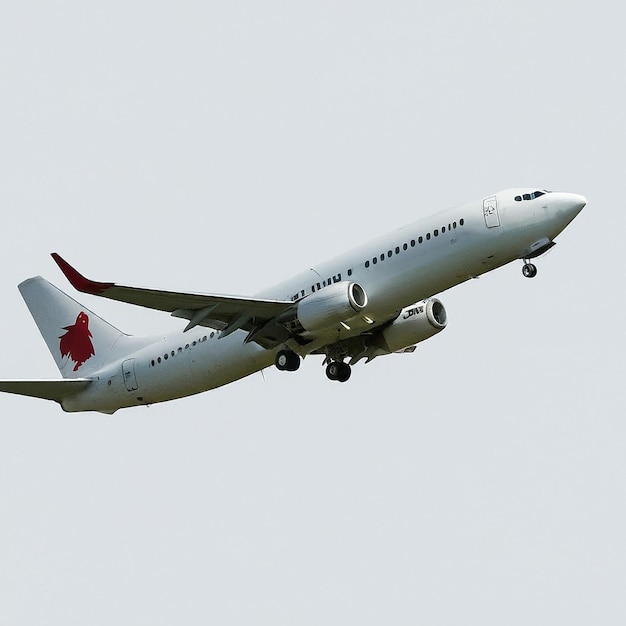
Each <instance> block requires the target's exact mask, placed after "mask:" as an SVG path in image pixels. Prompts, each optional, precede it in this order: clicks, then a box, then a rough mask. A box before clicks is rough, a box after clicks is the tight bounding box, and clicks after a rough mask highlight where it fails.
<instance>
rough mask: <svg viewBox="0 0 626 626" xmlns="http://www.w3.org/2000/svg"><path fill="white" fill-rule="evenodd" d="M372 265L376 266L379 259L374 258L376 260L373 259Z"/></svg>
mask: <svg viewBox="0 0 626 626" xmlns="http://www.w3.org/2000/svg"><path fill="white" fill-rule="evenodd" d="M372 263H373V264H374V265H376V263H378V259H377V258H376V257H374V258H373V259H372Z"/></svg>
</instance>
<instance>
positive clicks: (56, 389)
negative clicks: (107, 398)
mask: <svg viewBox="0 0 626 626" xmlns="http://www.w3.org/2000/svg"><path fill="white" fill-rule="evenodd" d="M91 383H92V381H91V379H90V378H60V379H58V380H57V379H54V380H0V391H4V392H6V393H15V394H18V395H20V396H30V397H32V398H43V399H44V400H54V401H55V402H61V401H62V400H64V399H65V398H67V397H69V396H71V395H73V394H75V393H78V392H79V391H81V390H82V389H85V388H86V387H88V386H89V385H90V384H91Z"/></svg>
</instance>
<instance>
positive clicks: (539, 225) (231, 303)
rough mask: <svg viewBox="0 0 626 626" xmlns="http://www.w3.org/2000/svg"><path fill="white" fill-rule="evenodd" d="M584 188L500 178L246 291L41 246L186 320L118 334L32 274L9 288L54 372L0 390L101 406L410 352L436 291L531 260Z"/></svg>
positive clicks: (109, 290)
mask: <svg viewBox="0 0 626 626" xmlns="http://www.w3.org/2000/svg"><path fill="white" fill-rule="evenodd" d="M586 203H587V200H586V198H585V197H583V196H581V195H578V194H574V193H564V192H551V191H547V190H543V189H536V188H524V189H508V190H505V191H501V192H498V193H496V194H494V195H491V196H488V197H485V198H482V199H480V200H477V201H474V202H470V203H467V204H464V205H462V206H458V207H455V208H452V209H449V210H447V211H444V212H441V213H438V214H436V215H434V216H432V217H428V218H425V219H421V220H419V221H417V222H414V223H412V224H410V225H408V226H405V227H404V228H400V229H398V230H394V231H392V232H390V233H388V234H385V235H382V236H379V237H378V238H376V239H374V240H372V241H370V242H369V243H366V244H364V245H361V246H359V247H357V248H354V249H353V250H350V251H348V252H345V253H343V254H340V255H339V256H337V257H335V258H333V259H331V260H329V261H325V262H322V263H320V264H318V265H316V266H315V267H311V268H310V269H307V270H305V271H303V272H301V273H299V274H297V275H296V276H294V277H293V278H290V279H288V280H286V281H284V282H282V283H280V284H278V285H276V286H274V287H271V288H269V289H265V290H264V291H262V292H261V293H259V294H258V295H256V296H255V297H251V298H249V297H239V296H225V295H216V294H202V293H182V292H181V293H179V292H172V291H163V290H158V289H145V288H139V287H129V286H124V285H120V284H117V283H112V282H97V281H94V280H91V279H88V278H86V277H85V276H84V275H82V274H80V273H79V272H78V271H77V270H76V269H75V268H74V267H72V266H71V265H70V264H69V263H68V262H67V261H66V260H65V259H64V258H62V257H61V256H60V255H59V254H57V253H53V254H52V257H53V259H54V261H55V262H56V263H57V265H58V266H59V268H60V269H61V271H62V272H63V274H64V275H65V277H66V278H67V279H68V281H69V282H70V284H71V285H72V286H73V287H74V288H75V289H76V290H77V291H79V292H82V293H85V294H90V295H93V296H100V297H103V298H109V299H112V300H118V301H120V302H126V303H130V304H134V305H138V306H142V307H147V308H150V309H156V310H159V311H165V312H168V313H170V314H171V315H172V316H174V317H176V318H181V319H183V320H186V325H185V327H184V328H182V329H181V330H179V331H177V332H174V333H171V334H167V335H166V336H158V337H135V336H130V335H127V334H125V333H123V332H121V331H120V330H118V329H117V328H115V327H114V326H112V325H111V324H109V323H108V322H106V321H105V320H104V319H102V318H101V317H99V316H98V315H96V314H95V313H93V312H92V311H90V310H89V309H87V308H86V307H84V306H83V305H82V304H80V303H78V302H77V301H76V300H74V299H73V298H71V297H70V296H68V295H67V294H65V293H63V292H62V291H61V290H60V289H58V288H57V287H55V286H54V285H52V284H51V283H49V282H48V281H46V280H45V279H44V278H42V277H40V276H37V277H34V278H30V279H28V280H25V281H24V282H22V283H21V284H20V285H19V286H18V288H19V290H20V292H21V294H22V297H23V298H24V300H25V302H26V305H27V306H28V308H29V310H30V313H31V315H32V316H33V318H34V321H35V323H36V324H37V326H38V327H39V330H40V332H41V334H42V336H43V338H44V340H45V342H46V344H47V346H48V349H49V350H50V352H51V353H52V355H53V358H54V360H55V362H56V365H57V366H58V368H59V370H60V372H61V375H62V378H61V379H49V380H45V379H44V380H1V381H0V391H4V392H8V393H13V394H19V395H24V396H31V397H36V398H42V399H47V400H53V401H55V402H57V403H59V404H60V405H61V407H62V408H63V410H64V411H68V412H74V411H98V412H101V413H105V414H113V413H114V412H115V411H117V410H118V409H121V408H127V407H133V406H142V405H151V404H154V403H157V402H164V401H167V400H173V399H177V398H182V397H185V396H190V395H193V394H197V393H200V392H203V391H208V390H210V389H215V388H216V387H220V386H223V385H226V384H228V383H231V382H233V381H235V380H238V379H241V378H244V377H245V376H249V375H250V374H252V373H254V372H258V371H260V370H263V369H265V368H267V367H270V366H271V365H275V366H276V368H277V369H279V370H282V371H296V370H297V369H298V368H299V366H300V363H301V360H302V359H303V358H304V357H306V356H308V355H322V356H324V360H323V365H325V366H326V375H327V377H328V378H329V379H330V380H332V381H338V382H346V381H347V380H348V379H349V378H350V375H351V371H352V366H353V365H354V364H355V363H357V362H359V361H361V360H365V361H366V362H370V361H371V360H372V359H375V358H377V357H379V356H382V355H388V354H394V353H407V352H413V351H414V350H415V348H416V345H417V344H418V343H419V342H421V341H424V340H426V339H428V338H430V337H432V336H434V335H436V334H437V333H439V332H441V331H442V330H443V329H444V328H446V326H447V312H446V309H445V307H444V305H443V304H442V302H441V301H440V300H439V299H438V298H437V297H435V296H436V295H437V294H440V293H441V292H443V291H446V290H447V289H450V288H451V287H454V286H455V285H458V284H460V283H463V282H465V281H467V280H469V279H472V278H477V277H478V276H480V275H482V274H485V273H486V272H489V271H491V270H493V269H496V268H498V267H501V266H503V265H506V264H507V263H510V262H512V261H515V260H522V261H523V266H522V273H523V275H524V276H525V277H527V278H533V277H534V276H535V275H536V274H537V268H536V266H535V265H534V264H533V263H531V260H533V259H535V258H536V257H538V256H540V255H541V254H543V253H545V252H547V251H548V250H549V249H551V248H552V247H553V246H554V245H555V241H554V239H555V237H556V236H557V235H559V233H561V232H562V231H563V230H564V229H565V228H566V226H567V225H568V224H569V223H570V222H571V221H572V220H573V219H574V218H575V217H576V215H578V213H580V211H581V210H582V209H583V208H584V207H585V205H586Z"/></svg>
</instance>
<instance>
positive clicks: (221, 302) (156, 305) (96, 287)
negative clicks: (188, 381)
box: [52, 252, 294, 348]
mask: <svg viewBox="0 0 626 626" xmlns="http://www.w3.org/2000/svg"><path fill="white" fill-rule="evenodd" d="M52 258H53V259H54V260H55V262H56V264H57V265H58V266H59V268H60V269H61V271H62V272H63V274H65V277H66V278H67V279H68V280H69V282H70V283H71V284H72V286H73V287H74V289H76V290H77V291H80V292H82V293H88V294H91V295H94V296H101V297H103V298H109V299H111V300H118V301H119V302H126V303H128V304H135V305H137V306H143V307H146V308H149V309H155V310H157V311H165V312H168V313H170V314H171V315H172V316H174V317H180V318H182V319H187V320H189V323H188V324H187V326H186V328H185V331H188V330H191V329H192V328H194V327H195V326H207V327H209V328H216V329H218V330H221V331H222V334H221V336H222V337H225V336H227V335H229V334H230V333H232V332H234V331H235V330H239V329H242V330H245V331H247V332H248V336H247V337H246V341H254V342H256V343H258V344H259V345H261V346H263V347H265V348H273V347H275V346H277V345H279V344H280V343H282V342H284V341H286V340H287V339H289V337H290V336H291V335H290V333H289V331H288V330H287V328H286V327H285V326H284V325H283V324H281V323H279V322H278V318H279V317H280V316H281V315H284V314H285V313H286V312H287V311H289V310H290V309H292V308H293V306H294V304H293V302H291V301H290V300H286V301H285V300H263V299H257V298H241V297H238V296H222V295H214V294H199V293H183V292H175V291H162V290H157V289H145V288H141V287H128V286H125V285H118V284H116V283H108V282H97V281H93V280H90V279H88V278H85V277H84V276H83V275H82V274H80V273H79V272H78V271H77V270H76V269H75V268H73V267H72V266H71V265H70V264H69V263H68V262H67V261H66V260H65V259H63V258H62V257H61V256H60V255H59V254H57V253H56V252H54V253H52Z"/></svg>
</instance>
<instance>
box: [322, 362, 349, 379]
mask: <svg viewBox="0 0 626 626" xmlns="http://www.w3.org/2000/svg"><path fill="white" fill-rule="evenodd" d="M350 374H352V368H351V367H350V366H349V365H348V364H347V363H344V362H343V361H331V362H330V363H329V364H328V365H327V366H326V376H328V378H329V379H330V380H336V381H338V382H340V383H345V382H346V381H347V380H348V379H349V378H350Z"/></svg>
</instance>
